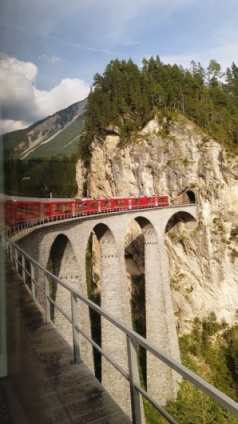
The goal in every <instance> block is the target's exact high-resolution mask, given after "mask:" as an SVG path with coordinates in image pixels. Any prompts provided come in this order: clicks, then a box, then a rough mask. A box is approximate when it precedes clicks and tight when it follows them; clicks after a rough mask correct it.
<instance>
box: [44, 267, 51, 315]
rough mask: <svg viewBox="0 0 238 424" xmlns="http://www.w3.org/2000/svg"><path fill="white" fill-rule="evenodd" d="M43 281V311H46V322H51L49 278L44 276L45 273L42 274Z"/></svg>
mask: <svg viewBox="0 0 238 424" xmlns="http://www.w3.org/2000/svg"><path fill="white" fill-rule="evenodd" d="M44 282H45V312H46V322H47V323H49V322H51V316H50V305H51V303H50V300H49V297H50V283H49V280H48V278H47V276H46V274H44Z"/></svg>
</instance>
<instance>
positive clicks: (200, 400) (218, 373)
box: [144, 312, 238, 424]
mask: <svg viewBox="0 0 238 424" xmlns="http://www.w3.org/2000/svg"><path fill="white" fill-rule="evenodd" d="M179 345H180V352H181V358H182V363H183V365H185V366H186V367H187V368H189V369H190V370H191V371H193V372H195V373H196V374H198V375H200V376H201V377H202V378H204V379H205V380H206V381H209V382H210V383H211V384H212V385H214V386H215V387H216V388H217V389H219V390H220V391H222V392H223V393H225V394H227V395H228V396H230V397H231V398H232V399H234V400H235V401H236V402H237V400H238V378H237V377H238V325H235V326H234V327H232V328H228V326H227V324H226V323H225V322H221V323H218V322H217V319H216V315H215V313H214V312H211V314H210V315H209V317H208V318H207V319H204V320H203V321H201V320H199V318H195V319H194V322H193V329H192V332H191V333H190V334H187V335H185V336H183V337H181V338H180V340H179ZM144 407H145V412H146V417H147V423H148V424H154V423H165V422H167V421H165V420H164V419H163V418H162V417H161V416H160V415H159V414H158V412H156V411H155V409H154V408H153V407H152V406H151V405H149V404H148V403H147V402H145V404H144ZM165 409H166V410H167V411H168V412H169V414H170V415H172V416H173V417H174V418H175V419H176V420H177V422H179V423H180V424H188V423H191V424H200V423H204V424H208V423H219V424H223V423H224V424H225V423H232V424H235V423H238V418H236V417H234V416H233V415H232V414H230V413H228V412H227V411H226V410H225V409H224V408H222V407H220V406H219V405H218V404H217V403H216V402H215V401H213V400H212V399H211V398H210V397H209V396H207V395H205V394H203V393H202V392H201V391H200V390H199V389H197V388H196V387H194V386H193V385H192V384H191V383H189V382H188V381H186V380H183V381H182V382H181V384H180V389H179V392H178V396H177V399H176V402H174V401H171V402H169V403H168V404H167V405H166V407H165Z"/></svg>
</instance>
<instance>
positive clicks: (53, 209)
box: [48, 198, 80, 219]
mask: <svg viewBox="0 0 238 424" xmlns="http://www.w3.org/2000/svg"><path fill="white" fill-rule="evenodd" d="M48 204H49V210H48V215H49V216H50V217H51V218H56V219H57V217H59V216H62V217H64V216H75V215H76V212H79V210H80V208H78V206H77V205H78V204H80V201H76V200H75V199H66V198H65V199H48Z"/></svg>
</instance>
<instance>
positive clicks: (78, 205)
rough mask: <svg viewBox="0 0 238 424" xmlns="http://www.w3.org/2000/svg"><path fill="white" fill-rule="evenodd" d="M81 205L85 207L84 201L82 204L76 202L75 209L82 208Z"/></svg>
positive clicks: (79, 209)
mask: <svg viewBox="0 0 238 424" xmlns="http://www.w3.org/2000/svg"><path fill="white" fill-rule="evenodd" d="M83 206H84V207H85V203H84V204H82V203H77V204H76V210H77V211H81V210H82V209H83Z"/></svg>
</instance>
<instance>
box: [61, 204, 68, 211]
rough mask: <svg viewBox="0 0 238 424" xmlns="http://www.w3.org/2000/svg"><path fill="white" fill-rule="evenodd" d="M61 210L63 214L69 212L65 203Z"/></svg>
mask: <svg viewBox="0 0 238 424" xmlns="http://www.w3.org/2000/svg"><path fill="white" fill-rule="evenodd" d="M62 209H63V212H64V213H65V212H68V211H69V208H68V205H67V203H64V204H63V205H62Z"/></svg>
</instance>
